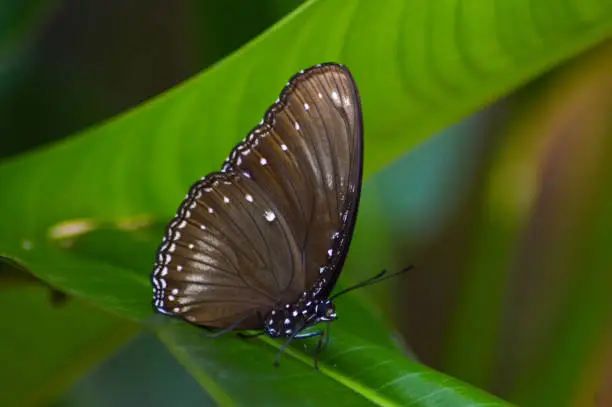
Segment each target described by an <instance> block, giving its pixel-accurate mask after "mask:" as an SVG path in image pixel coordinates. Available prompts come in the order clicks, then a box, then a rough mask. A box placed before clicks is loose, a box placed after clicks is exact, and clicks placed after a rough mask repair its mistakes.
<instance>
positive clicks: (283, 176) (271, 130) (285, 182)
mask: <svg viewBox="0 0 612 407" xmlns="http://www.w3.org/2000/svg"><path fill="white" fill-rule="evenodd" d="M262 162H265V164H266V165H261V163H262ZM224 169H225V170H230V169H232V170H237V171H247V172H249V173H250V174H252V176H253V178H254V179H266V180H268V184H267V185H266V192H267V194H268V196H270V197H271V198H272V200H273V201H274V202H277V203H278V204H279V209H280V210H281V212H282V213H283V215H284V216H285V217H286V218H287V219H288V222H289V224H290V225H291V228H292V231H293V234H294V238H295V240H296V242H297V244H298V245H299V247H301V248H302V254H303V258H302V262H303V264H304V268H303V270H304V275H298V276H295V277H296V280H295V281H294V282H296V283H297V284H299V285H300V286H302V287H305V288H306V289H310V288H311V287H312V285H313V284H315V282H317V281H318V280H321V281H319V283H320V284H321V286H322V290H321V292H320V293H319V295H322V296H327V295H328V294H329V292H330V291H331V290H332V289H333V286H334V284H335V282H336V280H337V278H338V275H339V273H340V271H341V269H342V265H343V263H344V260H345V258H346V255H347V252H348V247H349V244H350V240H351V237H352V234H353V229H354V227H355V221H356V216H357V209H358V205H359V197H360V193H361V181H362V171H363V122H362V112H361V101H360V97H359V93H358V90H357V85H356V84H355V81H354V80H353V77H352V75H351V74H350V72H349V71H348V69H347V68H345V67H344V66H342V65H338V64H324V65H319V66H316V67H313V68H311V69H309V70H306V71H304V72H301V73H300V74H298V75H297V76H296V77H294V79H292V80H291V81H290V82H289V84H288V85H287V87H286V88H285V90H284V91H283V93H282V94H281V96H280V98H279V101H278V102H277V103H276V104H274V105H273V106H272V107H271V108H270V109H269V110H268V112H267V113H266V116H265V118H264V121H263V123H262V124H261V125H260V126H258V127H257V128H256V129H255V131H254V132H253V133H252V134H251V136H250V137H248V138H247V139H246V140H245V141H244V142H243V143H242V144H240V145H239V146H237V147H236V149H234V151H233V152H232V154H231V155H230V157H229V159H228V160H227V162H226V163H225V165H224Z"/></svg>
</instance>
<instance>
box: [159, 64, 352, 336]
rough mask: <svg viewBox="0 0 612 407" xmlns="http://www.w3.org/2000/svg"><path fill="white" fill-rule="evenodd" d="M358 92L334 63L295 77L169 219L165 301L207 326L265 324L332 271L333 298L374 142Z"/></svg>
mask: <svg viewBox="0 0 612 407" xmlns="http://www.w3.org/2000/svg"><path fill="white" fill-rule="evenodd" d="M362 137H363V136H362V123H361V107H360V101H359V95H358V93H357V88H356V86H355V84H354V82H353V79H352V77H351V75H350V73H349V72H348V70H346V68H344V67H342V66H340V65H336V64H327V65H321V66H317V67H314V68H311V69H309V70H307V71H305V72H302V73H300V74H298V75H297V76H296V77H294V78H293V79H292V80H291V81H290V82H289V84H288V85H287V87H286V88H285V90H284V91H283V92H282V93H281V96H280V98H279V101H277V103H275V104H274V105H273V106H272V107H271V108H270V109H269V110H268V112H267V113H266V115H265V117H264V120H263V121H262V123H261V124H260V125H259V126H257V127H256V128H255V129H254V130H253V131H252V132H251V133H250V134H249V136H248V137H247V139H246V140H245V141H244V142H242V143H241V144H239V145H238V146H236V148H235V149H234V150H233V151H232V153H231V155H230V158H228V160H227V161H226V163H225V164H224V166H223V170H222V172H221V173H214V174H210V175H208V176H207V177H205V178H204V179H203V180H202V181H200V182H199V183H197V184H195V185H194V186H193V187H192V189H191V190H190V192H189V194H188V196H187V198H186V200H185V201H184V202H183V204H182V205H181V207H180V208H179V212H178V214H177V216H176V217H175V219H174V220H173V221H172V222H171V223H170V225H169V226H168V229H167V232H166V236H165V239H164V242H163V243H162V246H161V247H160V250H159V254H158V261H157V265H156V268H155V270H154V272H153V285H154V291H155V299H154V305H155V307H156V308H157V309H158V310H160V311H161V312H165V313H169V314H173V315H179V316H183V317H185V318H186V319H187V320H189V321H191V322H194V323H197V324H200V325H205V326H213V327H226V326H228V325H230V324H231V323H232V322H235V321H236V320H237V319H239V318H241V317H244V316H248V317H249V318H248V319H246V320H245V321H244V322H243V323H241V324H240V325H238V326H237V328H238V329H251V328H257V327H261V326H262V323H261V319H260V318H261V317H260V316H259V315H257V314H260V315H263V316H265V315H266V313H267V312H269V311H270V310H271V309H272V308H273V307H274V306H275V305H278V304H279V303H281V304H282V303H293V302H295V301H296V300H297V299H298V297H299V296H300V295H301V293H302V292H304V291H308V290H311V289H312V286H313V284H315V283H316V282H319V283H320V282H321V279H324V280H326V281H324V284H323V285H322V286H323V287H324V288H323V290H322V291H321V295H328V293H329V291H331V289H332V288H333V285H334V283H335V281H336V279H337V276H338V273H339V272H340V269H341V266H342V263H343V262H344V258H345V256H346V253H347V251H348V244H349V242H350V238H351V235H352V232H353V227H354V223H355V217H356V211H357V206H358V201H359V193H360V187H361V171H362V154H363V138H362Z"/></svg>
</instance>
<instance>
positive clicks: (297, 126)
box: [295, 122, 300, 131]
mask: <svg viewBox="0 0 612 407" xmlns="http://www.w3.org/2000/svg"><path fill="white" fill-rule="evenodd" d="M295 129H296V130H297V131H300V124H299V123H298V122H295Z"/></svg>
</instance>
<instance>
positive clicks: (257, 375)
mask: <svg viewBox="0 0 612 407" xmlns="http://www.w3.org/2000/svg"><path fill="white" fill-rule="evenodd" d="M157 332H158V334H159V336H160V338H161V339H162V341H163V342H164V343H166V345H167V346H168V348H169V349H170V351H171V352H172V353H173V354H174V355H175V356H176V357H177V358H178V360H179V361H180V362H181V363H183V365H184V366H185V367H186V368H187V369H188V370H189V371H190V372H191V373H192V374H193V376H194V377H195V378H196V380H198V381H199V382H200V383H201V384H202V386H203V387H204V388H205V389H206V390H207V391H208V392H209V393H210V394H211V395H212V396H213V397H214V398H215V399H216V401H217V403H219V404H220V405H285V404H286V403H288V402H290V403H291V404H292V405H305V406H306V405H320V403H321V402H322V401H323V400H325V402H326V403H329V402H330V401H331V400H334V401H336V402H341V403H342V404H346V405H381V406H400V405H417V406H477V405H483V404H486V405H487V406H489V405H490V406H509V404H507V403H506V402H504V401H502V400H499V399H496V398H494V397H492V396H490V395H488V394H486V393H484V392H483V391H480V390H477V389H474V388H470V387H469V386H467V385H466V384H464V383H461V382H459V381H458V380H456V379H452V378H450V377H448V376H445V375H443V374H441V373H438V372H435V371H433V370H431V369H429V368H426V367H424V366H422V365H419V364H417V363H416V362H412V361H410V360H409V359H406V358H403V357H400V356H399V355H398V354H397V352H395V351H390V350H389V348H388V347H385V346H380V345H379V344H377V343H376V342H372V341H368V340H362V339H360V338H359V337H356V336H353V335H351V334H350V333H348V332H345V331H344V330H343V328H342V327H341V326H340V323H337V324H335V325H334V326H333V327H332V335H333V336H332V339H331V341H330V345H329V347H328V348H327V349H326V350H325V352H324V353H323V354H322V355H321V358H322V361H323V364H322V365H321V367H320V369H321V370H320V371H315V370H314V369H313V367H312V357H311V356H309V355H304V352H308V351H310V352H312V351H313V350H314V349H315V348H316V341H310V340H308V341H307V344H304V343H301V344H300V345H299V347H298V348H290V349H288V350H287V351H286V352H285V355H283V358H281V360H280V366H279V367H278V368H275V367H274V365H273V364H272V361H273V360H274V357H276V354H277V352H278V348H279V346H280V344H282V342H278V341H275V340H273V339H270V338H264V339H262V340H251V341H248V342H247V341H245V340H242V339H238V338H224V339H223V340H221V339H213V340H207V341H203V340H202V339H201V338H199V337H198V334H197V333H198V330H197V328H195V327H191V326H187V325H185V324H178V323H177V324H163V325H160V327H158V329H157ZM304 348H307V349H306V350H304ZM298 349H299V350H298ZM255 355H257V356H255ZM247 393H248V395H247Z"/></svg>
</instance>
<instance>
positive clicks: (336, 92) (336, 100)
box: [331, 90, 340, 106]
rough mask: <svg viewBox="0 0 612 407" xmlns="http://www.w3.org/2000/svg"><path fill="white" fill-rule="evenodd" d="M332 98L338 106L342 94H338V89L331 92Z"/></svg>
mask: <svg viewBox="0 0 612 407" xmlns="http://www.w3.org/2000/svg"><path fill="white" fill-rule="evenodd" d="M331 98H332V100H333V101H334V104H335V105H336V106H339V105H340V95H339V94H338V91H336V90H333V91H332V93H331Z"/></svg>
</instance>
